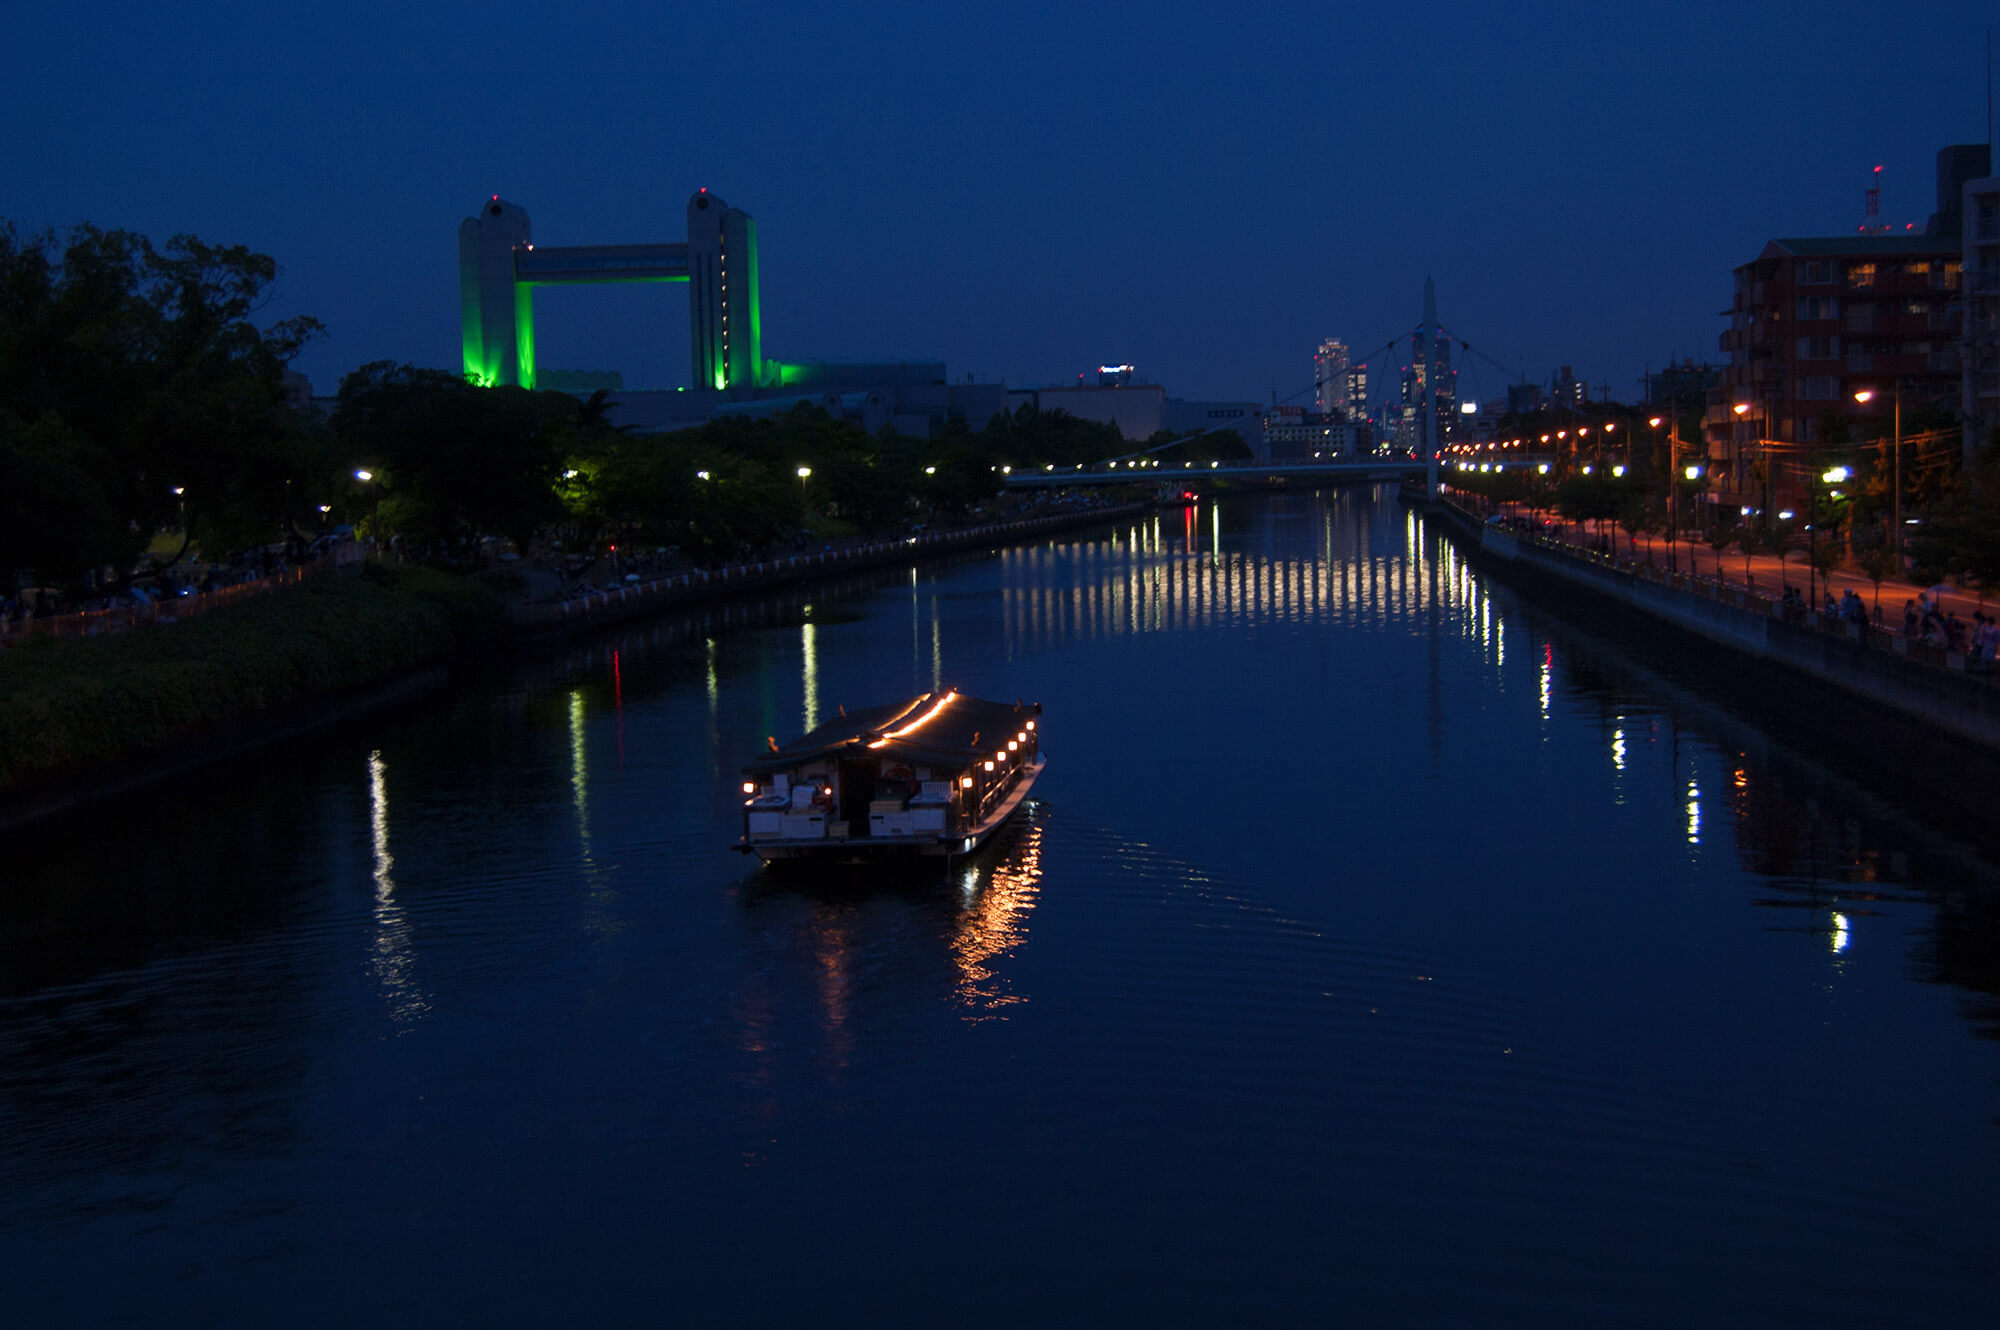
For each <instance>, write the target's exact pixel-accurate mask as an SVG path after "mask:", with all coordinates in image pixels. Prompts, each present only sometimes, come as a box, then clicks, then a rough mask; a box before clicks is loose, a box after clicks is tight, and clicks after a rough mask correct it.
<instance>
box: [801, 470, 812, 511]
mask: <svg viewBox="0 0 2000 1330" xmlns="http://www.w3.org/2000/svg"><path fill="white" fill-rule="evenodd" d="M812 473H813V469H812V468H811V467H809V466H802V467H800V468H799V504H800V506H801V508H802V510H803V511H804V512H806V513H810V512H812V490H811V485H812Z"/></svg>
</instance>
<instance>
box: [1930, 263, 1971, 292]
mask: <svg viewBox="0 0 2000 1330" xmlns="http://www.w3.org/2000/svg"><path fill="white" fill-rule="evenodd" d="M1963 266H1964V265H1962V264H1959V263H1956V262H1954V261H1952V260H1949V259H1948V260H1946V261H1945V262H1943V263H1940V264H1939V265H1938V266H1937V267H1935V268H1932V269H1931V285H1932V286H1934V287H1937V288H1938V289H1940V290H1944V291H1956V290H1958V274H1959V270H1960V269H1961V268H1962V267H1963Z"/></svg>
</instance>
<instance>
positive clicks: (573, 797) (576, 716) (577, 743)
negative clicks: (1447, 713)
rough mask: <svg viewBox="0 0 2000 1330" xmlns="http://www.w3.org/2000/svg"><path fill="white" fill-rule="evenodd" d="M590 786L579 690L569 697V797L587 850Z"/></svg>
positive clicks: (581, 692)
mask: <svg viewBox="0 0 2000 1330" xmlns="http://www.w3.org/2000/svg"><path fill="white" fill-rule="evenodd" d="M589 785H590V768H589V766H588V765H587V764H586V762H585V761H584V746H583V691H582V690H581V689H578V690H577V691H575V692H572V693H571V694H570V695H569V795H570V801H571V802H572V803H573V804H574V805H575V806H576V829H577V832H578V833H579V834H580V835H581V836H582V837H583V841H584V845H585V847H586V849H587V847H588V846H589V844H590V818H589V813H590V803H589V799H588V797H587V795H586V791H587V790H588V789H589Z"/></svg>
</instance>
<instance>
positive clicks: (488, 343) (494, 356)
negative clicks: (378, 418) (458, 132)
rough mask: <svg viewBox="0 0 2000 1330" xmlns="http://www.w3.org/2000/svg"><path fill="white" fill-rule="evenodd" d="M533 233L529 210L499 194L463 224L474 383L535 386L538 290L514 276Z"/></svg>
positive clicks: (461, 303)
mask: <svg viewBox="0 0 2000 1330" xmlns="http://www.w3.org/2000/svg"><path fill="white" fill-rule="evenodd" d="M530 234H531V233H530V231H529V227H528V214H527V210H526V209H524V208H522V207H520V206H519V205H518V204H513V203H509V202H507V201H506V200H505V199H503V198H501V197H500V196H499V195H498V194H495V195H494V196H493V197H492V198H490V199H488V200H487V201H486V202H485V203H483V204H481V205H480V207H479V215H478V216H476V217H468V218H466V219H465V220H464V221H463V222H460V223H459V225H458V313H459V338H460V341H461V343H462V349H463V352H464V359H465V377H466V378H468V379H470V380H471V381H472V382H474V383H478V384H483V385H487V386H498V385H500V384H518V385H520V386H521V387H523V388H532V387H534V386H535V312H534V304H533V292H532V289H531V288H530V287H528V286H526V285H523V284H521V283H519V282H517V281H515V279H514V251H515V250H516V249H525V248H527V246H528V245H529V243H530Z"/></svg>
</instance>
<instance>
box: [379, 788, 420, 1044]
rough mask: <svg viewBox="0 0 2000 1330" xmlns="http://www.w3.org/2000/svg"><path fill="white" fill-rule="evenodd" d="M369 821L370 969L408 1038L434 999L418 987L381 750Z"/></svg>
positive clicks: (386, 1002) (399, 1031) (386, 1003)
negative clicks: (399, 896) (399, 894)
mask: <svg viewBox="0 0 2000 1330" xmlns="http://www.w3.org/2000/svg"><path fill="white" fill-rule="evenodd" d="M368 814H369V817H368V820H369V825H370V828H371V829H372V831H373V832H374V841H375V909H374V922H375V940H374V943H373V945H372V946H371V947H370V949H369V952H370V954H369V958H368V969H369V972H370V973H371V974H373V975H374V976H375V986H376V988H377V989H378V990H379V991H380V992H381V995H382V1001H383V1003H384V1004H385V1005H387V1007H388V1008H389V1019H390V1021H391V1022H393V1023H394V1024H395V1025H397V1026H398V1027H400V1028H398V1029H397V1031H396V1033H398V1034H402V1033H404V1032H406V1031H407V1030H408V1029H409V1027H410V1026H411V1025H413V1024H415V1023H416V1021H417V1019H418V1018H419V1017H421V1016H422V1015H423V1014H424V1013H425V1012H426V1011H429V1010H430V999H429V997H427V996H426V995H425V994H424V992H423V990H421V989H419V988H418V987H417V982H416V977H415V970H416V959H417V958H416V951H415V949H414V948H413V947H412V946H411V939H410V920H409V916H408V915H407V914H406V913H405V912H404V910H403V907H402V906H401V905H399V904H397V902H396V879H395V876H394V873H395V868H396V860H395V858H394V856H392V855H391V854H390V853H389V771H388V768H387V767H386V766H385V765H384V764H383V762H382V753H381V750H380V749H377V750H375V751H374V752H371V753H369V754H368Z"/></svg>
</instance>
